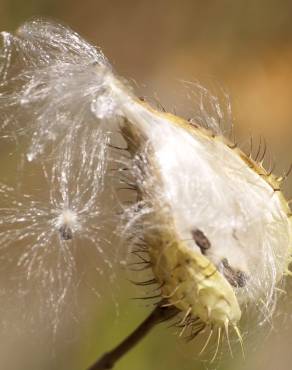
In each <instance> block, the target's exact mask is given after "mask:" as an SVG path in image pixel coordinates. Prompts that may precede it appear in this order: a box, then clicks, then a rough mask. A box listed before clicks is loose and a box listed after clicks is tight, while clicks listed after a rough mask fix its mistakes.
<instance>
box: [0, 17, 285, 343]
mask: <svg viewBox="0 0 292 370" xmlns="http://www.w3.org/2000/svg"><path fill="white" fill-rule="evenodd" d="M14 49H15V50H16V51H17V52H19V53H20V54H21V55H22V61H23V62H24V69H23V70H22V72H21V73H20V74H19V75H18V77H17V78H16V79H15V78H14V79H13V78H12V77H11V76H10V73H11V72H10V71H11V55H12V54H13V53H12V52H13V50H14ZM2 59H3V61H4V63H3V67H2V80H3V83H2V85H1V88H2V90H3V89H4V92H2V95H1V98H2V100H1V103H0V104H2V106H3V107H4V108H5V109H4V111H5V117H6V119H5V120H4V124H3V125H2V129H5V130H9V127H10V126H11V125H12V124H14V123H15V122H14V120H13V117H15V115H16V113H18V112H19V111H20V112H22V110H23V107H25V112H30V111H33V112H34V119H33V121H32V132H33V139H32V144H31V147H30V150H29V153H28V159H29V160H32V159H35V158H36V157H37V156H38V154H40V153H42V151H43V150H44V148H45V147H46V145H47V141H48V140H50V141H53V142H57V141H58V140H59V138H62V137H68V135H70V130H71V129H72V127H73V129H74V130H77V131H78V133H79V134H80V135H84V132H83V127H84V125H88V124H90V125H94V124H97V127H100V128H101V129H103V130H111V131H115V130H116V131H117V130H118V129H120V130H121V133H122V137H123V138H124V140H125V141H126V143H127V148H126V150H127V151H128V152H129V154H130V158H129V157H125V156H123V157H122V156H121V158H120V159H119V160H117V162H119V163H122V164H123V165H124V164H125V167H126V168H123V169H121V171H120V172H123V176H125V180H126V181H128V182H129V183H130V185H131V187H132V188H134V189H135V191H136V193H137V201H136V202H135V203H134V204H133V205H131V206H130V207H128V208H126V209H125V211H124V218H126V219H128V222H127V224H126V227H125V230H124V232H125V234H127V235H129V236H130V237H131V240H132V243H133V244H137V246H138V251H137V253H138V254H139V253H146V254H148V255H149V261H148V260H147V262H149V266H150V268H151V270H152V273H153V279H151V281H149V282H156V283H158V284H159V289H160V296H161V297H162V300H163V302H164V304H165V305H172V306H175V307H176V308H177V309H178V310H179V311H181V312H182V316H183V320H182V322H183V323H185V326H190V327H195V328H196V329H195V330H194V331H193V332H192V336H195V335H196V334H198V332H199V331H202V330H204V329H205V328H210V333H211V334H212V333H213V332H214V330H216V331H217V332H218V336H219V338H220V335H221V331H222V329H224V330H225V332H226V335H227V336H228V329H229V327H232V328H234V330H235V331H236V333H237V334H238V336H239V338H240V332H239V329H238V327H239V321H240V319H241V316H242V312H243V311H244V309H249V308H250V307H253V306H256V307H257V309H258V311H259V312H260V313H262V314H263V317H265V316H266V315H267V314H268V313H270V312H271V311H272V309H273V308H274V303H275V298H276V290H277V287H278V286H279V284H280V283H281V281H282V280H283V276H284V275H285V274H286V273H288V264H289V262H290V254H291V221H290V218H289V217H290V210H289V207H288V204H287V202H286V200H285V198H284V197H283V195H282V192H281V190H280V186H281V181H282V180H283V179H280V178H276V177H275V176H274V175H273V174H272V173H270V172H268V171H266V170H265V169H264V168H263V166H262V162H261V161H259V162H257V161H256V160H253V159H252V158H250V157H249V156H247V155H245V154H244V153H243V152H242V151H241V150H240V149H238V148H237V147H236V145H235V144H234V143H232V142H229V140H227V139H226V138H225V137H224V136H222V135H221V134H220V130H219V129H218V128H217V127H214V122H213V127H212V129H209V130H208V129H204V128H202V127H201V126H199V125H198V124H196V122H192V123H190V122H188V121H185V120H184V119H182V118H180V117H177V116H176V115H173V114H169V113H165V112H160V111H157V110H155V109H153V108H152V107H150V106H149V105H148V104H147V103H145V102H143V101H141V100H140V99H138V98H137V97H136V96H135V95H134V93H133V92H132V89H131V88H130V87H129V86H128V84H127V83H126V82H125V81H123V80H122V79H121V78H119V77H118V76H116V74H115V73H114V71H113V70H112V68H111V67H110V65H109V63H108V62H107V60H106V58H105V57H104V56H103V54H102V53H101V52H100V51H99V50H97V49H95V48H94V47H92V46H91V45H89V44H88V43H87V42H85V41H84V40H82V39H81V38H80V37H79V36H78V35H77V34H75V33H73V32H72V31H70V30H68V29H66V28H65V27H63V26H58V25H55V24H51V23H48V22H41V21H33V22H30V23H27V24H25V25H24V26H22V27H21V28H20V30H19V31H18V33H17V35H16V36H11V35H10V34H6V33H5V34H4V52H3V53H2ZM31 61H32V62H33V63H32V64H31ZM30 66H31V67H30ZM12 80H13V81H14V82H15V81H16V85H15V86H16V87H15V89H16V90H12V91H10V90H8V92H7V91H5V88H6V86H7V84H8V83H9V81H12ZM2 90H1V91H2ZM10 108H17V109H16V111H15V112H16V113H12V116H11V112H10V111H9V109H10ZM6 109H7V112H8V113H7V112H6ZM16 127H18V126H17V120H16ZM74 132H75V131H74ZM85 132H86V130H85ZM61 142H62V140H61ZM60 148H61V149H60V150H62V145H61V146H60ZM76 150H78V149H77V148H76ZM63 235H64V236H66V238H67V237H69V236H70V235H69V234H68V232H67V230H64V232H63ZM66 238H65V239H66ZM143 259H144V257H143ZM145 261H146V259H145ZM141 285H142V284H141ZM145 285H146V282H145ZM218 343H219V341H218Z"/></svg>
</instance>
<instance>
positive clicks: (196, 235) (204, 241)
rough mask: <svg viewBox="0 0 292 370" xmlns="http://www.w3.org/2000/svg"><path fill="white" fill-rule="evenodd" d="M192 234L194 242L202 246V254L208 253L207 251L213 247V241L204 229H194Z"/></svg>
mask: <svg viewBox="0 0 292 370" xmlns="http://www.w3.org/2000/svg"><path fill="white" fill-rule="evenodd" d="M192 236H193V239H194V242H195V243H196V244H197V246H198V247H199V248H200V250H201V253H202V254H204V255H205V254H206V251H207V250H208V249H210V248H211V243H210V241H209V239H208V238H207V237H206V235H205V234H204V233H203V231H201V230H199V229H195V230H192Z"/></svg>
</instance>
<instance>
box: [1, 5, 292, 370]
mask: <svg viewBox="0 0 292 370" xmlns="http://www.w3.org/2000/svg"><path fill="white" fill-rule="evenodd" d="M34 16H41V17H49V18H52V19H55V20H59V21H61V22H63V23H65V24H67V25H69V26H70V27H71V28H73V29H74V30H76V31H77V32H79V33H80V34H81V35H82V36H84V37H85V38H87V39H88V40H89V41H91V42H92V43H94V44H96V45H99V46H101V47H102V49H103V51H104V53H105V54H106V56H107V57H108V58H109V59H110V61H111V62H112V63H113V65H114V67H115V68H116V70H117V71H118V72H119V74H121V75H123V76H124V77H126V78H128V79H131V80H134V81H136V82H137V85H138V87H137V89H138V91H139V94H141V95H145V96H150V97H151V96H155V95H157V96H158V97H159V100H161V102H162V103H163V104H165V105H166V106H167V107H170V108H171V107H173V105H174V103H173V101H174V99H173V97H174V96H175V97H176V98H178V99H179V100H180V105H182V106H183V104H184V97H183V96H182V95H180V96H179V97H177V96H176V95H177V91H176V86H177V80H178V79H183V80H188V81H192V80H199V81H201V82H202V83H204V81H206V83H207V84H210V85H212V86H214V85H215V86H217V88H218V86H219V88H218V90H219V91H220V90H221V88H222V89H224V90H227V91H228V92H229V94H230V96H231V100H232V107H233V114H234V121H235V127H236V133H237V140H238V141H239V142H240V143H244V142H245V141H247V139H248V137H249V135H250V133H253V134H254V135H255V136H257V137H258V136H259V135H263V136H264V137H265V138H266V139H267V141H268V143H269V147H270V148H271V150H272V152H273V153H274V157H275V162H276V164H277V167H276V168H277V169H278V172H279V173H282V172H283V171H284V170H285V169H286V168H287V167H288V166H289V163H290V161H291V157H292V145H291V143H292V139H291V138H292V22H291V16H292V2H291V1H288V0H282V1H276V0H273V1H272V0H265V1H264V0H247V1H239V0H233V1H232V0H221V1H216V0H214V1H211V0H206V1H199V0H185V1H184V0H180V1H178V0H169V1H159V0H158V1H150V0H148V1H137V0H136V1H130V0H122V1H118V0H116V1H110V0H83V1H80V0H62V1H60V0H59V1H58V0H51V1H50V0H26V1H21V0H0V21H1V30H9V31H12V30H14V29H15V28H17V27H18V26H19V25H20V24H21V23H22V22H23V21H25V20H27V19H28V18H31V17H34ZM190 104H191V103H190V102H189V101H188V102H186V105H187V106H186V109H188V108H189V106H190ZM1 154H2V161H4V162H5V160H3V158H4V157H3V155H4V156H5V147H3V146H2V148H1ZM4 162H3V163H4ZM5 168H6V167H5V166H4V165H3V166H2V168H1V172H2V173H3V171H4V170H5ZM291 186H292V183H291V181H289V182H287V185H286V194H287V196H288V197H289V196H290V195H291V194H292V191H291ZM122 275H123V274H121V276H122ZM116 290H117V292H115V300H116V301H118V303H119V311H120V312H119V315H117V314H116V310H115V308H114V303H113V300H111V299H108V297H107V298H106V297H105V298H104V299H103V300H102V303H99V304H96V302H95V301H94V303H92V302H90V300H88V301H86V302H84V304H85V305H89V306H90V305H91V307H90V308H89V309H87V311H86V312H87V315H88V312H91V315H92V317H90V318H88V320H84V322H83V321H82V322H80V324H79V325H77V326H78V330H77V331H76V323H74V326H75V329H74V334H72V336H70V328H69V329H67V331H66V334H64V336H63V342H62V341H61V340H58V341H57V342H56V343H57V344H56V349H55V351H51V350H47V348H43V350H42V346H40V349H38V353H37V354H35V357H36V358H37V361H35V362H33V361H30V359H27V362H23V361H24V360H23V359H24V358H26V357H27V356H28V357H30V356H31V353H32V351H31V348H30V349H27V348H26V347H31V346H29V345H27V343H26V345H24V344H23V346H22V345H21V335H20V339H18V341H17V343H18V344H17V347H16V348H14V350H15V353H14V351H11V352H8V354H7V357H9V356H10V357H11V356H16V357H17V356H18V357H19V361H15V362H18V364H17V365H14V366H15V367H14V368H13V369H14V370H15V369H16V370H20V369H21V370H34V369H38V370H46V369H48V370H69V369H70V370H83V369H84V366H85V365H86V364H89V363H90V362H91V361H92V360H93V359H94V358H95V356H97V355H98V354H100V353H102V352H103V351H104V350H106V349H109V348H110V347H112V346H113V345H114V344H116V343H117V342H118V341H119V340H120V339H121V338H123V337H124V336H125V335H126V334H127V333H129V331H130V330H131V329H132V328H134V327H135V326H136V325H137V324H138V323H139V322H140V321H141V320H142V319H143V318H144V317H145V316H146V314H147V313H148V312H149V310H150V309H151V308H150V307H145V306H146V305H145V303H144V302H138V303H137V302H136V301H132V300H131V299H130V297H131V295H133V289H132V288H131V287H130V286H129V284H128V283H127V281H126V279H125V281H124V282H119V288H118V289H116ZM282 306H283V307H282V308H281V309H280V310H279V313H281V314H279V317H278V318H277V319H276V321H275V323H274V324H273V331H272V332H271V333H270V335H269V336H268V338H267V339H266V340H265V342H264V344H261V343H259V342H261V341H262V337H261V338H260V339H258V340H257V338H256V332H257V328H254V330H253V332H254V334H253V336H252V339H251V341H252V345H249V346H248V343H247V353H246V357H247V359H246V361H243V360H242V359H241V357H240V354H238V355H237V356H236V357H235V358H234V359H233V360H232V359H228V358H227V360H225V361H223V362H222V363H221V365H218V366H219V368H220V369H224V370H227V369H242V370H243V369H245V370H247V369H249V370H262V369H265V370H274V369H275V368H280V369H282V370H288V369H290V368H291V360H292V355H291V348H290V344H289V342H291V340H292V318H291V317H290V308H292V306H289V304H288V303H287V302H286V303H284V304H283V305H282ZM24 309H25V308H24ZM11 320H15V321H16V322H17V320H18V319H17V318H14V317H13V314H11ZM19 325H20V326H21V325H22V324H21V322H20V323H19ZM41 333H42V330H41V328H39V332H37V333H36V334H35V338H34V340H35V341H38V338H42V340H41V343H43V347H46V346H47V343H49V342H50V339H48V338H44V335H43V336H42V334H41ZM9 340H11V342H12V343H13V338H9ZM248 340H249V339H247V340H246V341H247V342H248ZM201 347H202V343H200V342H199V343H198V342H191V343H189V344H185V343H183V342H182V340H181V339H179V338H178V337H177V336H175V335H174V330H172V329H167V328H165V327H161V328H157V329H156V330H155V332H153V333H152V334H151V335H150V336H149V337H148V338H147V339H146V340H145V341H144V342H143V343H141V344H140V345H139V346H138V347H137V348H136V349H135V350H134V351H133V352H132V353H130V354H129V355H128V356H127V357H125V358H124V359H123V360H122V361H121V362H120V363H119V364H118V365H117V367H116V368H117V370H126V369H127V370H130V369H139V370H150V369H153V370H154V369H168V370H195V369H197V370H198V369H204V368H206V365H205V364H200V362H199V361H198V360H197V356H196V354H197V353H198V351H199V349H200V348H201ZM28 354H29V355H28ZM227 357H230V356H229V355H228V356H227ZM3 361H4V360H3ZM3 361H1V359H0V363H1V362H2V363H3ZM5 361H6V360H5ZM7 361H8V362H7V363H9V360H7ZM7 366H8V365H7ZM11 366H12V365H11ZM1 368H3V367H2V366H1ZM11 368H12V367H11ZM7 369H8V367H7ZM7 369H6V367H5V368H3V370H7Z"/></svg>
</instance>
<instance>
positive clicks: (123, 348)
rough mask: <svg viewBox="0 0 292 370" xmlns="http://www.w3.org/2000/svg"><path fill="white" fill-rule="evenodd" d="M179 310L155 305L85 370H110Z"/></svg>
mask: <svg viewBox="0 0 292 370" xmlns="http://www.w3.org/2000/svg"><path fill="white" fill-rule="evenodd" d="M178 312H179V310H178V309H177V308H176V307H174V306H165V307H163V305H162V304H160V305H157V306H156V307H155V309H154V310H153V311H152V312H151V314H150V315H149V316H148V317H147V318H146V319H145V320H144V321H143V322H142V323H141V324H140V325H139V326H138V327H137V328H136V329H135V330H134V331H133V332H132V333H131V334H130V335H129V336H128V337H126V338H125V339H124V340H123V341H122V342H121V343H120V344H118V345H117V346H116V347H115V348H114V349H112V350H111V351H110V352H106V353H105V354H103V355H102V356H101V357H100V358H99V359H98V360H97V361H96V362H95V363H94V364H93V365H92V366H90V367H89V368H88V369H87V370H106V369H112V368H113V367H114V365H115V363H116V362H117V361H118V360H119V359H120V358H121V357H123V356H124V355H125V354H126V353H127V352H128V351H130V349H132V348H133V347H134V346H135V345H136V344H138V343H139V342H140V340H142V339H143V338H144V337H145V336H146V335H147V334H148V333H149V332H150V330H151V329H152V328H153V327H154V326H156V325H157V324H159V323H161V322H163V321H166V320H169V319H171V318H173V317H174V316H175V315H176V314H177V313H178Z"/></svg>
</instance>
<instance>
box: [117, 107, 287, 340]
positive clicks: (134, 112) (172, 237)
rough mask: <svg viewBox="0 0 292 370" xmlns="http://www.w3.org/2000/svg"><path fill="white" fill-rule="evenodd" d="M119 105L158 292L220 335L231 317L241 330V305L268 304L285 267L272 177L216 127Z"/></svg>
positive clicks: (281, 206) (282, 210)
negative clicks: (239, 324) (212, 127)
mask: <svg viewBox="0 0 292 370" xmlns="http://www.w3.org/2000/svg"><path fill="white" fill-rule="evenodd" d="M122 110H123V115H124V117H125V120H124V122H123V124H122V135H123V137H124V138H125V140H126V141H127V144H128V150H129V152H130V153H131V157H132V163H131V165H130V166H129V168H130V172H131V176H132V179H134V181H135V182H136V187H137V189H138V202H139V204H140V206H139V207H136V213H137V214H136V216H135V218H136V219H138V222H137V223H138V228H137V229H138V230H142V231H139V232H140V238H141V235H142V237H143V240H144V244H145V245H146V248H147V250H148V253H149V256H150V262H151V266H152V270H153V274H154V277H155V279H156V281H157V282H158V283H159V284H160V286H161V295H162V297H163V298H164V299H167V300H168V302H169V303H168V304H169V305H174V306H176V307H177V308H179V309H180V310H181V311H182V312H184V313H185V315H186V317H193V318H199V320H200V321H201V322H202V323H204V324H205V325H209V326H210V327H217V328H219V329H218V330H219V332H218V334H219V335H220V331H221V328H222V327H223V328H225V330H226V334H228V326H229V325H231V326H232V327H233V328H234V329H235V330H236V332H237V334H238V335H239V336H240V334H239V331H238V328H237V325H238V322H239V320H240V318H241V314H242V309H243V308H244V307H246V306H258V307H257V308H258V311H259V312H261V313H262V312H263V307H264V308H265V310H266V311H265V312H264V314H268V313H269V314H270V311H271V310H272V308H273V307H274V303H275V291H276V290H275V288H276V287H277V286H278V285H279V284H280V282H281V280H282V278H283V276H284V275H285V274H286V273H287V271H288V264H289V262H290V254H291V236H292V234H291V230H292V229H291V221H290V218H289V216H290V210H289V207H288V204H287V202H286V200H285V199H284V197H283V195H282V193H281V191H280V185H281V181H280V180H278V179H276V177H274V176H273V175H272V174H270V173H268V172H267V171H266V170H265V169H264V168H263V167H262V165H261V164H258V163H256V161H254V160H253V159H251V158H250V157H248V156H246V155H245V154H244V153H243V152H242V151H241V150H240V149H238V148H236V146H235V145H234V144H233V143H231V142H229V141H228V140H227V139H226V138H224V137H223V136H219V135H215V134H213V132H211V131H209V130H206V129H203V128H201V127H199V126H197V125H193V124H189V123H188V122H187V121H185V120H183V119H181V118H179V117H177V116H174V115H172V114H168V113H164V112H158V111H156V110H154V109H152V108H151V107H149V106H148V105H147V104H146V103H144V102H141V101H138V100H131V101H130V102H126V103H125V104H124V106H123V108H122ZM132 181H133V180H132ZM141 205H142V206H141ZM139 214H140V215H139ZM133 217H134V216H133V214H132V215H131V218H133ZM137 223H136V227H137ZM139 232H138V233H139ZM268 311H269V312H268Z"/></svg>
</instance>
